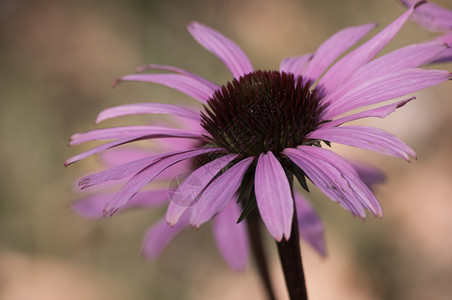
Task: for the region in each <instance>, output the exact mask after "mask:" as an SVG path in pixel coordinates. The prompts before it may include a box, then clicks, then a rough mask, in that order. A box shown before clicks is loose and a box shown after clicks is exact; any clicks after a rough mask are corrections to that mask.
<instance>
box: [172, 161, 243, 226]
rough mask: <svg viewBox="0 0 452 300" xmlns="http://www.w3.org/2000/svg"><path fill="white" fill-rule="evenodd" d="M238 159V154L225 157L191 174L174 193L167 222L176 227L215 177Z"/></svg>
mask: <svg viewBox="0 0 452 300" xmlns="http://www.w3.org/2000/svg"><path fill="white" fill-rule="evenodd" d="M236 157H237V155H236V154H229V155H225V156H223V157H220V158H218V159H216V160H214V161H211V162H209V163H207V164H205V165H203V166H201V167H199V168H198V169H196V170H195V171H193V172H191V173H190V174H189V175H188V176H187V178H185V180H184V181H183V182H182V183H181V184H180V185H179V187H178V188H177V190H176V191H175V192H173V193H172V195H171V202H170V204H169V206H168V210H167V212H166V221H167V222H168V223H169V224H170V225H171V226H174V224H176V223H177V221H178V220H179V218H180V217H181V216H182V214H184V213H185V211H186V210H187V209H188V208H189V207H190V206H192V205H195V203H196V201H197V200H198V196H199V194H200V193H201V192H202V191H203V190H204V189H205V187H206V186H207V185H208V184H209V182H210V181H211V180H212V179H213V178H214V177H215V175H217V174H218V172H220V171H221V169H223V168H224V167H225V166H226V165H227V164H228V163H230V162H231V161H232V160H233V159H234V158H236Z"/></svg>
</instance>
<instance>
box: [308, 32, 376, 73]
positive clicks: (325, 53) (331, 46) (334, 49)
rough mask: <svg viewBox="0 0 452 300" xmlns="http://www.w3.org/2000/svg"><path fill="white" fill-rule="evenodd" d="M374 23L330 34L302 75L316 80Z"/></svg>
mask: <svg viewBox="0 0 452 300" xmlns="http://www.w3.org/2000/svg"><path fill="white" fill-rule="evenodd" d="M376 25H377V24H376V23H372V24H365V25H361V26H356V27H348V28H345V29H343V30H341V31H339V32H337V33H336V34H334V35H333V36H331V37H330V38H329V39H327V40H326V41H325V42H324V43H323V44H322V45H320V47H319V48H318V49H317V51H316V52H315V54H314V57H313V58H312V60H311V62H310V63H309V65H308V67H307V69H306V71H305V72H304V74H303V75H304V76H305V77H306V78H308V79H310V80H311V81H312V82H315V81H317V79H318V78H319V77H320V75H322V73H323V72H324V71H325V70H326V69H327V68H328V67H329V66H330V65H331V64H332V63H333V62H334V61H335V60H336V59H337V58H338V57H339V56H340V55H341V54H342V53H343V52H344V51H346V50H347V49H349V48H350V47H351V46H353V45H354V44H356V43H357V42H358V41H359V40H360V39H362V38H363V37H364V36H365V35H366V34H367V33H369V31H371V30H372V29H373V28H374V27H375V26H376Z"/></svg>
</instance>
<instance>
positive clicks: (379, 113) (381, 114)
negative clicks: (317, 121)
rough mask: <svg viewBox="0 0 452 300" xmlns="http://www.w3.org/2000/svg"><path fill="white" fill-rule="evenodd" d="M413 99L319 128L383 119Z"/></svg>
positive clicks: (374, 109) (370, 110)
mask: <svg viewBox="0 0 452 300" xmlns="http://www.w3.org/2000/svg"><path fill="white" fill-rule="evenodd" d="M414 99H416V98H415V97H411V98H409V99H406V100H401V101H397V102H394V103H391V104H388V105H385V106H381V107H377V108H372V109H369V110H365V111H362V112H359V113H356V114H351V115H348V116H345V117H342V118H339V119H336V120H333V121H331V122H327V123H323V124H322V125H321V128H330V127H336V126H339V125H342V124H344V123H347V122H351V121H355V120H359V119H363V118H370V117H374V118H385V117H386V116H388V115H390V114H391V113H393V112H394V111H395V110H396V109H398V108H400V107H402V106H404V105H405V104H407V103H408V102H410V101H411V100H414Z"/></svg>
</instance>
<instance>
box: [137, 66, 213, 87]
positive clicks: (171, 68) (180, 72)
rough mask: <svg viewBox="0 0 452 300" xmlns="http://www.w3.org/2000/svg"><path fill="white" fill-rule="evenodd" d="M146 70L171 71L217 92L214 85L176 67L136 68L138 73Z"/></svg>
mask: <svg viewBox="0 0 452 300" xmlns="http://www.w3.org/2000/svg"><path fill="white" fill-rule="evenodd" d="M146 70H165V71H171V72H175V73H179V74H182V75H185V76H188V77H192V78H194V79H196V80H198V81H200V82H202V83H204V84H205V85H207V86H208V87H210V88H212V89H214V90H218V89H219V88H220V87H219V86H218V85H216V84H215V83H213V82H211V81H209V80H207V79H205V78H204V77H201V76H199V75H196V74H194V73H191V72H188V71H185V70H183V69H180V68H177V67H173V66H166V65H157V64H148V65H144V66H140V67H138V68H136V71H137V72H138V73H140V72H143V71H146Z"/></svg>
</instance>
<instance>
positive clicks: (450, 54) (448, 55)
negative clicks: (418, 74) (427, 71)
mask: <svg viewBox="0 0 452 300" xmlns="http://www.w3.org/2000/svg"><path fill="white" fill-rule="evenodd" d="M451 61H452V49H448V50H447V51H446V52H444V53H442V54H441V55H439V56H437V57H435V59H434V60H432V61H431V62H430V63H431V64H441V63H448V62H451Z"/></svg>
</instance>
